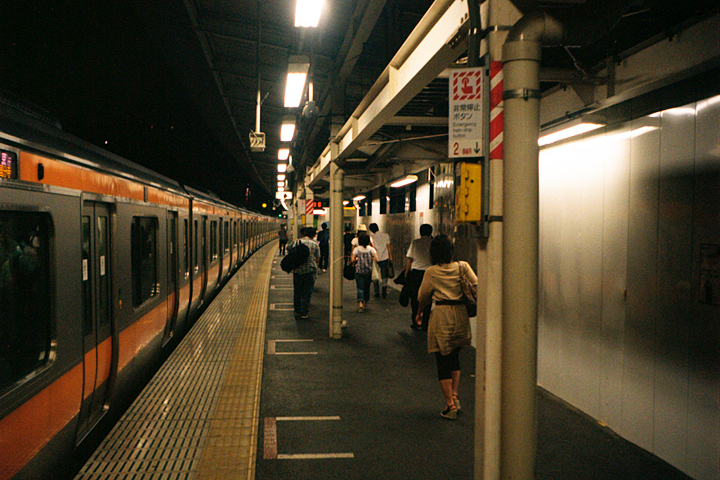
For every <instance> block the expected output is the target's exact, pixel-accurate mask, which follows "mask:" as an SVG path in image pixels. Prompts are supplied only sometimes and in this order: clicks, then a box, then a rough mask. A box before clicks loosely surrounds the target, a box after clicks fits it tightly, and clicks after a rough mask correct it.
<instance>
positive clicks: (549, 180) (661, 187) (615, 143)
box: [538, 97, 720, 479]
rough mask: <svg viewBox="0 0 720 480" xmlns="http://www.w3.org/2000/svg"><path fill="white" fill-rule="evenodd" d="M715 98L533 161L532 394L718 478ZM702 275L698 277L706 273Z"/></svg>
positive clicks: (718, 106) (693, 471) (719, 245)
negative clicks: (536, 311) (540, 392)
mask: <svg viewBox="0 0 720 480" xmlns="http://www.w3.org/2000/svg"><path fill="white" fill-rule="evenodd" d="M718 125H720V97H714V98H711V99H708V100H705V101H702V102H697V103H693V104H690V105H686V106H684V107H681V108H674V109H671V110H666V111H663V112H659V113H657V114H653V115H650V116H647V117H643V118H639V119H636V120H634V121H632V122H630V123H628V124H625V125H622V126H620V127H618V128H615V129H612V130H607V131H605V132H603V133H602V134H599V135H595V136H592V137H589V138H585V139H582V140H579V141H574V142H570V143H565V144H563V145H560V146H556V147H549V148H546V149H544V150H543V151H542V152H541V154H540V305H539V307H540V319H539V321H540V323H539V353H538V380H539V383H540V384H541V385H542V386H543V387H545V388H547V389H548V390H550V391H551V392H553V393H554V394H556V395H558V396H560V397H561V398H563V399H565V400H566V401H568V402H569V403H571V404H573V405H575V406H577V407H578V408H580V409H581V410H583V411H585V412H586V413H588V414H589V415H591V416H593V417H594V418H596V419H597V420H599V421H601V422H603V423H605V424H607V425H608V426H609V427H610V428H611V429H613V430H615V431H616V432H618V433H619V434H620V435H622V436H623V437H625V438H627V439H628V440H630V441H632V442H634V443H636V444H638V445H640V446H641V447H643V448H645V449H647V450H649V451H651V452H652V453H654V454H656V455H658V456H659V457H661V458H663V459H665V460H666V461H668V462H669V463H671V464H673V465H675V466H676V467H678V468H679V469H681V470H683V471H684V472H686V473H688V474H689V475H691V476H692V477H693V478H698V479H716V478H720V454H719V453H720V305H715V304H713V303H712V302H710V301H708V299H709V298H711V297H709V296H708V295H703V293H702V292H703V289H706V286H707V283H708V280H707V279H708V278H709V277H710V276H713V275H717V276H720V262H715V261H714V260H708V255H709V254H708V252H710V254H712V252H718V251H720V250H719V249H720V226H719V225H720V222H719V221H718V220H720V129H719V128H718ZM701 265H703V266H702V267H701Z"/></svg>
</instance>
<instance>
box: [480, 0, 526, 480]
mask: <svg viewBox="0 0 720 480" xmlns="http://www.w3.org/2000/svg"><path fill="white" fill-rule="evenodd" d="M481 12H482V13H481V17H482V22H483V24H482V26H483V29H487V30H488V31H489V34H488V36H487V39H486V41H485V42H484V44H483V45H482V49H481V52H482V53H483V54H485V53H487V54H488V56H489V59H490V61H492V62H495V61H501V60H502V45H503V43H504V42H505V37H506V36H507V29H505V28H496V27H505V26H508V25H513V24H514V23H515V22H516V21H517V20H518V19H519V18H520V17H521V16H522V14H521V13H520V11H519V10H518V9H517V8H516V7H515V6H514V5H513V4H512V3H511V2H508V1H506V0H502V1H501V0H488V1H486V2H484V3H483V4H482V5H481ZM495 79H496V81H497V77H495ZM490 86H491V90H492V89H494V88H496V87H495V84H491V85H490ZM496 108H497V107H496ZM500 112H502V108H501V107H500ZM491 115H497V112H494V111H493V112H492V113H491ZM500 115H502V113H500ZM492 118H495V117H494V116H493V117H492ZM502 157H503V156H502V149H498V150H497V151H491V153H490V161H489V164H490V198H489V199H486V200H485V201H487V202H488V204H489V210H490V211H489V214H490V216H491V217H493V218H494V219H495V221H493V222H491V223H490V226H489V235H488V238H487V241H486V242H485V243H484V245H481V246H480V248H479V249H478V269H477V272H478V302H479V303H478V318H477V321H478V325H477V330H476V331H477V333H478V335H477V336H478V338H477V342H476V344H477V352H476V365H475V372H476V377H475V469H474V477H475V480H500V445H501V440H500V436H501V435H500V433H501V420H500V418H501V415H500V411H501V406H500V405H501V398H502V395H501V374H502V319H503V311H502V268H503V257H502V242H503V222H502V220H501V219H502V216H503V158H502Z"/></svg>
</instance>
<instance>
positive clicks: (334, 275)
mask: <svg viewBox="0 0 720 480" xmlns="http://www.w3.org/2000/svg"><path fill="white" fill-rule="evenodd" d="M333 148H335V149H336V148H337V146H336V145H335V144H333ZM344 178H345V172H344V171H343V170H342V169H340V168H339V167H338V166H337V164H336V163H335V162H332V163H331V164H330V227H329V228H330V265H329V270H330V337H331V338H335V339H338V338H342V326H341V325H342V320H343V315H342V314H343V311H342V309H343V266H344V265H345V261H344V258H343V254H344V251H343V215H344V211H343V182H344Z"/></svg>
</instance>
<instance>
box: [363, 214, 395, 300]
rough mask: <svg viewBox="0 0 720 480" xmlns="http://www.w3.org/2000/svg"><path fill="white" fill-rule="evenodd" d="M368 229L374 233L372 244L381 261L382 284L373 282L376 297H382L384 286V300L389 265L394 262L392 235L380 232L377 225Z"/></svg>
mask: <svg viewBox="0 0 720 480" xmlns="http://www.w3.org/2000/svg"><path fill="white" fill-rule="evenodd" d="M368 228H369V229H370V231H371V232H372V234H371V238H372V242H373V245H374V246H375V250H377V254H378V259H379V260H380V261H379V262H378V266H379V267H380V277H381V278H382V280H381V281H380V282H378V281H375V282H373V285H375V297H376V298H377V297H380V285H381V284H382V298H386V297H387V284H388V265H389V263H390V262H391V261H392V258H391V257H390V235H388V234H387V233H385V232H380V231H379V230H380V229H379V228H378V226H377V223H371V224H370V227H368Z"/></svg>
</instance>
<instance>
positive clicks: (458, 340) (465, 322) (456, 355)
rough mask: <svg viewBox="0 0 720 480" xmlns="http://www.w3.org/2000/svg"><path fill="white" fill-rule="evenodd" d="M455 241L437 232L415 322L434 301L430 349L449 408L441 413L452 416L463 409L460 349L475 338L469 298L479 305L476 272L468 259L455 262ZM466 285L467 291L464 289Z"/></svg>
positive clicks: (429, 340) (430, 322)
mask: <svg viewBox="0 0 720 480" xmlns="http://www.w3.org/2000/svg"><path fill="white" fill-rule="evenodd" d="M452 256H453V243H452V239H451V238H450V237H448V236H447V235H438V236H437V237H435V238H434V239H433V240H432V242H431V244H430V259H431V261H432V266H431V267H429V268H428V269H427V270H426V271H425V275H424V276H423V280H422V284H421V285H420V290H419V291H418V303H419V310H418V314H417V317H416V319H415V322H416V323H417V324H420V323H422V321H423V318H422V317H423V309H424V308H425V307H427V306H428V305H430V303H431V302H434V303H435V308H433V309H432V310H431V312H430V319H429V321H428V335H427V341H428V353H434V354H435V359H436V362H437V369H438V380H439V381H440V388H441V390H442V393H443V396H444V397H445V405H446V408H445V410H443V411H442V412H440V416H442V417H443V418H447V419H450V420H455V419H456V418H457V414H458V411H460V398H459V396H458V388H459V386H460V349H461V347H463V346H464V345H470V344H471V342H472V332H471V330H470V317H469V314H468V307H467V306H466V304H467V303H469V300H468V301H466V299H465V297H466V295H467V296H468V297H469V299H472V300H473V303H474V304H475V305H477V276H476V275H475V273H474V272H473V270H472V268H471V267H470V265H468V263H467V262H453V261H452ZM465 289H467V294H466V293H465Z"/></svg>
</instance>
